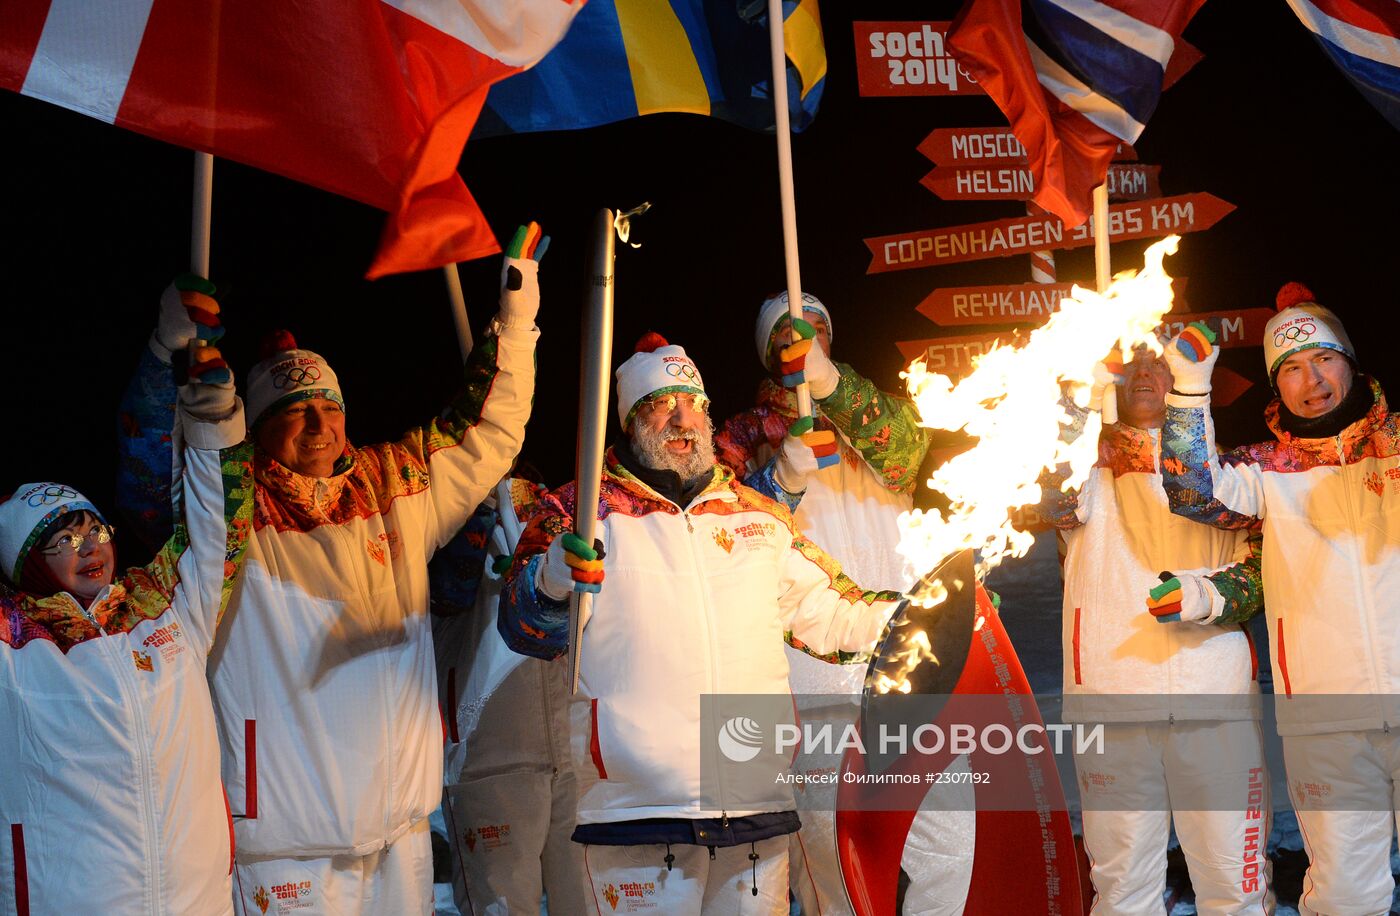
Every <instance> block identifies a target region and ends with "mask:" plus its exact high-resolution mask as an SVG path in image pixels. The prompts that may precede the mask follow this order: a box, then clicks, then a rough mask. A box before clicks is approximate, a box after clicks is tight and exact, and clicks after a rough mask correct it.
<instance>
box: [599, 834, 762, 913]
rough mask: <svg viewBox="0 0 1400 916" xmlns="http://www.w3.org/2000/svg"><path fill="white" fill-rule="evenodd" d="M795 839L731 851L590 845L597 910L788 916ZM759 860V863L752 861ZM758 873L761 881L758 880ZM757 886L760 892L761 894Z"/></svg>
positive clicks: (722, 849) (739, 847) (675, 846)
mask: <svg viewBox="0 0 1400 916" xmlns="http://www.w3.org/2000/svg"><path fill="white" fill-rule="evenodd" d="M787 847H788V838H787V837H786V836H777V837H772V838H770V839H767V840H759V841H758V842H757V843H754V844H749V843H744V844H743V845H741V846H728V847H724V848H721V849H716V850H715V851H714V858H713V859H711V858H710V850H709V849H708V848H707V847H705V846H690V845H679V844H672V845H671V847H670V850H671V854H672V855H674V856H675V857H676V858H675V861H674V862H673V863H672V864H671V867H670V868H669V869H668V868H667V867H666V850H667V847H666V846H664V845H652V846H585V847H584V848H583V863H584V867H585V868H586V869H587V872H588V880H589V884H590V885H591V887H592V890H593V904H592V907H591V908H590V909H589V912H591V913H598V914H600V916H602V914H608V916H611V914H613V913H618V914H623V913H647V914H649V916H653V914H654V916H787V912H788V858H787ZM751 852H752V853H756V854H757V855H758V860H757V862H755V861H753V860H752V859H750V858H749V855H750V853H751ZM755 876H756V877H757V880H755ZM754 888H757V889H758V894H757V895H756V896H755V894H754Z"/></svg>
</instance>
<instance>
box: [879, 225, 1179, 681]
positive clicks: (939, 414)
mask: <svg viewBox="0 0 1400 916" xmlns="http://www.w3.org/2000/svg"><path fill="white" fill-rule="evenodd" d="M1178 241H1179V239H1178V237H1177V236H1169V237H1167V238H1165V239H1163V240H1162V241H1160V242H1157V243H1156V244H1154V245H1153V246H1152V247H1150V248H1148V249H1147V252H1146V254H1145V256H1144V260H1145V265H1144V267H1143V269H1142V270H1141V271H1140V272H1137V271H1124V272H1122V273H1120V274H1118V275H1117V276H1116V277H1114V279H1113V282H1112V283H1111V284H1110V285H1109V288H1108V289H1107V290H1106V291H1105V292H1103V293H1096V292H1094V291H1092V290H1087V289H1084V288H1082V287H1079V286H1075V287H1074V289H1073V290H1072V291H1071V294H1070V296H1069V297H1067V298H1064V299H1061V300H1060V303H1059V309H1058V310H1057V311H1056V312H1055V313H1054V314H1053V315H1051V317H1050V320H1049V321H1047V322H1046V323H1045V324H1044V325H1043V326H1041V327H1039V328H1037V329H1035V330H1034V331H1033V332H1031V334H1030V336H1029V340H1028V341H1027V342H1026V344H1025V345H1024V346H1021V347H1016V348H1012V347H998V348H994V349H992V350H989V351H988V352H987V353H985V354H983V355H982V356H981V357H980V358H978V359H977V360H975V362H974V368H973V371H972V373H971V374H970V375H968V376H967V377H966V378H965V379H963V380H962V381H961V382H959V383H957V384H954V383H953V381H952V380H951V379H949V378H948V377H947V376H945V375H939V374H934V373H930V372H929V371H928V370H927V368H926V367H925V365H924V362H923V360H922V359H920V360H915V361H914V362H913V363H912V364H911V365H910V366H909V368H908V369H907V370H906V371H905V372H903V373H901V375H902V377H904V378H905V379H907V380H908V387H909V394H910V396H911V397H912V398H913V400H914V403H915V405H916V406H917V407H918V408H919V413H920V415H921V417H922V421H921V422H922V425H924V426H927V427H931V428H934V429H947V430H964V431H966V432H967V434H968V435H969V436H972V437H974V438H975V439H976V440H977V444H976V446H975V447H973V448H972V449H970V450H969V451H966V452H964V453H962V454H960V455H958V456H956V457H954V458H952V459H950V460H949V461H947V462H945V463H944V464H943V465H942V466H941V467H940V468H939V469H938V470H937V471H935V472H934V474H933V476H932V477H931V478H930V479H929V480H928V486H929V487H930V488H932V489H934V490H937V491H939V492H940V493H942V494H943V495H944V496H945V497H946V498H947V499H948V501H949V507H948V511H947V513H946V514H945V513H943V512H940V511H938V510H932V511H928V512H924V511H920V510H918V509H915V510H914V511H912V512H908V513H905V514H903V515H901V516H900V519H899V527H900V533H901V536H900V543H899V552H900V553H901V554H902V555H903V556H904V558H905V560H906V561H907V562H908V563H909V565H911V566H913V567H914V568H915V569H916V570H931V569H935V568H936V567H937V566H938V565H939V564H941V563H942V562H943V561H944V560H945V559H947V558H948V557H950V556H952V555H953V554H954V553H956V552H958V551H960V550H965V549H968V548H971V549H973V550H974V551H976V554H975V556H976V568H977V578H978V581H981V580H982V579H984V578H985V577H986V575H987V573H988V572H989V571H990V570H991V569H992V568H994V567H995V566H997V565H998V564H999V563H1000V562H1001V561H1002V559H1003V558H1004V557H1007V556H1012V557H1020V556H1024V555H1025V553H1026V551H1028V550H1029V549H1030V547H1031V544H1032V543H1033V541H1034V538H1033V537H1032V536H1031V535H1030V534H1029V533H1027V532H1024V531H1017V530H1016V529H1014V528H1013V527H1012V526H1011V519H1010V515H1011V511H1012V510H1013V509H1016V508H1020V507H1022V506H1032V505H1035V504H1037V503H1039V502H1040V498H1041V492H1040V485H1039V483H1038V482H1037V481H1038V479H1039V478H1040V476H1041V474H1042V473H1043V472H1045V471H1047V470H1053V469H1054V468H1055V467H1056V466H1058V465H1060V464H1066V463H1067V464H1068V465H1069V466H1070V469H1071V473H1070V476H1069V478H1068V479H1067V480H1066V481H1065V483H1064V489H1065V490H1069V489H1072V488H1074V487H1077V486H1079V485H1080V484H1081V483H1083V482H1084V480H1085V478H1087V477H1088V474H1089V471H1090V469H1091V468H1092V467H1093V465H1094V462H1095V460H1097V458H1098V438H1099V429H1100V426H1101V420H1100V418H1099V416H1098V414H1097V413H1091V414H1090V415H1089V419H1088V422H1087V423H1086V425H1085V428H1084V432H1083V435H1081V436H1080V437H1079V438H1078V439H1077V440H1076V441H1075V442H1074V444H1072V445H1066V444H1065V443H1064V442H1062V441H1061V439H1060V432H1061V430H1060V427H1061V425H1062V424H1068V423H1069V422H1070V418H1069V417H1068V416H1067V415H1066V413H1065V411H1064V409H1063V407H1062V406H1061V403H1060V401H1061V396H1062V389H1061V383H1062V382H1067V383H1069V389H1070V391H1071V394H1072V396H1073V398H1074V400H1075V403H1076V404H1079V405H1081V406H1084V405H1087V403H1088V399H1089V389H1090V387H1091V385H1092V383H1093V368H1094V364H1095V363H1096V362H1098V361H1099V360H1101V359H1103V358H1104V356H1105V354H1107V353H1109V352H1110V351H1111V350H1112V349H1114V348H1115V347H1119V346H1121V347H1122V348H1123V350H1124V351H1125V352H1126V351H1127V350H1128V349H1129V348H1131V347H1135V346H1138V345H1145V346H1147V347H1149V348H1150V349H1151V350H1152V351H1153V352H1155V353H1160V352H1161V350H1162V346H1161V344H1160V343H1159V342H1158V340H1157V336H1156V333H1155V332H1156V328H1157V326H1158V325H1160V324H1161V322H1162V317H1163V316H1164V315H1165V314H1166V313H1167V312H1168V311H1170V309H1171V304H1172V288H1171V277H1169V276H1168V275H1167V273H1166V271H1165V270H1164V269H1163V267H1162V259H1163V257H1164V256H1165V255H1168V254H1175V253H1176V248H1177V242H1178ZM946 596H947V591H946V589H945V588H944V587H943V585H942V583H940V582H938V581H937V580H934V581H932V582H929V581H925V580H920V582H919V584H918V585H917V586H916V587H915V588H914V590H913V591H912V592H911V594H910V599H911V600H912V601H914V602H916V603H918V604H920V605H922V606H924V607H932V606H934V605H936V604H939V603H940V602H942V601H943V600H944V598H945V597H946ZM914 664H915V665H916V664H918V660H914ZM912 667H913V665H911V666H910V668H911V669H912ZM906 673H907V672H906ZM895 683H896V684H897V683H898V679H895ZM896 689H897V688H896ZM905 689H906V690H907V685H906V686H905ZM881 692H884V691H881Z"/></svg>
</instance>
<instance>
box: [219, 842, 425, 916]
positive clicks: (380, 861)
mask: <svg viewBox="0 0 1400 916" xmlns="http://www.w3.org/2000/svg"><path fill="white" fill-rule="evenodd" d="M233 908H234V911H235V912H237V913H238V914H239V916H283V914H286V916H431V914H432V912H433V846H432V839H431V834H430V833H429V829H428V821H427V819H426V818H425V819H424V820H421V821H419V822H418V823H416V824H414V825H413V826H412V827H410V828H408V832H407V833H405V834H404V835H403V836H401V837H399V838H398V839H397V840H395V841H394V842H393V844H392V845H390V846H387V847H385V848H384V849H381V850H379V852H372V853H370V854H369V855H367V856H352V855H345V856H330V857H326V858H315V859H310V858H307V859H302V858H284V859H260V858H254V857H247V858H243V857H240V858H239V859H238V861H237V863H236V864H235V865H234V867H233Z"/></svg>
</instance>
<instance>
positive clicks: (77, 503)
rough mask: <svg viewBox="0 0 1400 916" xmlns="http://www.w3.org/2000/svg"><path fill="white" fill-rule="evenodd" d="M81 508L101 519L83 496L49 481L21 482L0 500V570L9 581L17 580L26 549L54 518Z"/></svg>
mask: <svg viewBox="0 0 1400 916" xmlns="http://www.w3.org/2000/svg"><path fill="white" fill-rule="evenodd" d="M84 509H86V510H87V511H88V512H91V513H92V514H93V515H95V516H97V517H98V518H102V513H101V512H98V511H97V507H96V506H94V505H93V504H92V503H91V502H90V501H89V500H88V498H87V497H86V496H84V495H83V494H81V493H79V492H78V491H77V490H75V489H73V488H72V487H66V486H64V485H63V484H61V483H54V482H52V481H43V482H41V483H27V484H24V485H23V486H21V487H20V488H19V489H18V490H15V492H14V494H13V495H12V496H10V497H9V498H7V499H6V500H5V501H4V502H0V569H3V570H4V572H5V575H6V576H8V577H9V579H10V581H11V582H14V583H16V584H18V583H19V575H20V571H21V570H23V569H24V561H25V560H26V559H27V558H28V557H29V551H30V550H32V549H33V548H34V545H35V543H37V542H38V540H39V537H40V536H41V535H43V533H44V531H45V530H47V529H48V527H49V525H51V524H52V523H53V520H54V519H56V518H58V517H59V516H60V515H67V514H68V513H69V512H81V511H83V510H84ZM103 521H104V522H105V521H106V519H103Z"/></svg>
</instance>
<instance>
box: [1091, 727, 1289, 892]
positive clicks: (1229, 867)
mask: <svg viewBox="0 0 1400 916" xmlns="http://www.w3.org/2000/svg"><path fill="white" fill-rule="evenodd" d="M1103 747H1104V753H1103V754H1097V753H1093V752H1092V751H1090V752H1086V753H1084V754H1076V755H1075V769H1076V770H1077V771H1078V775H1079V790H1080V793H1081V798H1082V800H1083V805H1084V847H1085V850H1086V851H1087V852H1088V855H1089V861H1090V866H1091V868H1090V880H1091V881H1092V882H1093V885H1094V891H1095V900H1094V906H1093V909H1092V910H1091V912H1092V913H1094V914H1095V916H1110V914H1113V916H1118V914H1125V916H1126V914H1134V916H1136V914H1142V916H1148V914H1150V916H1161V913H1162V895H1163V893H1164V892H1165V890H1166V876H1167V840H1168V835H1169V831H1170V827H1171V824H1172V822H1173V821H1175V824H1176V835H1177V838H1178V839H1179V840H1180V841H1181V850H1182V852H1183V853H1185V855H1186V865H1187V868H1188V869H1189V870H1190V872H1191V885H1192V887H1193V888H1195V891H1196V907H1197V910H1198V911H1199V912H1200V913H1202V914H1226V913H1228V914H1232V916H1235V914H1241V916H1242V914H1251V916H1253V914H1260V916H1262V914H1264V913H1268V912H1272V911H1273V894H1272V893H1271V892H1270V891H1269V889H1268V877H1269V868H1268V858H1267V856H1266V855H1265V845H1266V843H1267V842H1268V837H1269V822H1270V819H1271V818H1270V814H1271V808H1270V805H1269V787H1268V786H1269V781H1268V775H1267V773H1266V772H1265V770H1264V759H1263V742H1262V736H1261V733H1260V730H1259V723H1258V722H1255V721H1253V720H1245V721H1238V722H1210V723H1176V724H1171V725H1169V724H1168V723H1166V722H1152V723H1143V724H1119V725H1105V726H1104V745H1103Z"/></svg>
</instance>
